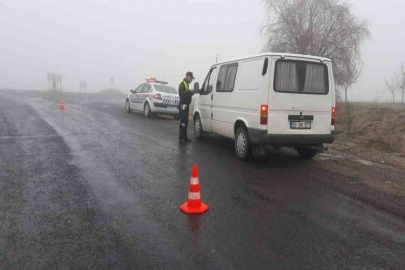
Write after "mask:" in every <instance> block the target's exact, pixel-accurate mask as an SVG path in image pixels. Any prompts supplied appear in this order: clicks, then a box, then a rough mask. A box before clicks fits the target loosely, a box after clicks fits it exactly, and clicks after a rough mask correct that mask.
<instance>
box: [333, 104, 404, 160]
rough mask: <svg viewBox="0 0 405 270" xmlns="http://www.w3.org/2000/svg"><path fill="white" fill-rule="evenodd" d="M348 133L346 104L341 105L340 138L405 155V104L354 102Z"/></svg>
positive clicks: (347, 141)
mask: <svg viewBox="0 0 405 270" xmlns="http://www.w3.org/2000/svg"><path fill="white" fill-rule="evenodd" d="M353 107H354V108H353V112H352V114H353V123H352V127H351V133H350V134H347V115H346V112H345V106H344V104H338V106H337V119H336V124H337V134H338V137H337V141H339V142H345V143H348V144H349V146H350V145H357V146H363V147H367V148H374V149H377V150H382V151H389V152H394V153H401V154H404V155H405V104H372V103H354V106H353Z"/></svg>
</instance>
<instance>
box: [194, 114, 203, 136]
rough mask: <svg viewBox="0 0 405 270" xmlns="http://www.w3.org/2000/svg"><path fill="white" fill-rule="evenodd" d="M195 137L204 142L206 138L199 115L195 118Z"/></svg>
mask: <svg viewBox="0 0 405 270" xmlns="http://www.w3.org/2000/svg"><path fill="white" fill-rule="evenodd" d="M194 137H195V138H196V139H197V140H202V139H203V138H204V129H203V126H202V122H201V118H200V116H199V115H198V114H197V116H196V117H195V118H194Z"/></svg>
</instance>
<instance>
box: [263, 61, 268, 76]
mask: <svg viewBox="0 0 405 270" xmlns="http://www.w3.org/2000/svg"><path fill="white" fill-rule="evenodd" d="M268 66H269V58H267V57H266V59H264V64H263V71H262V76H264V75H266V73H267V68H268Z"/></svg>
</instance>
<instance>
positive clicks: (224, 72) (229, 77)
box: [217, 64, 238, 92]
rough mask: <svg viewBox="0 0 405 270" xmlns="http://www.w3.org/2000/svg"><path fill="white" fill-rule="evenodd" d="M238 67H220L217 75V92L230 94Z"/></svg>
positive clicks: (234, 65)
mask: <svg viewBox="0 0 405 270" xmlns="http://www.w3.org/2000/svg"><path fill="white" fill-rule="evenodd" d="M237 71H238V65H237V64H232V65H228V66H222V67H221V69H220V70H219V74H218V82H217V92H232V91H233V88H234V86H235V79H236V73H237Z"/></svg>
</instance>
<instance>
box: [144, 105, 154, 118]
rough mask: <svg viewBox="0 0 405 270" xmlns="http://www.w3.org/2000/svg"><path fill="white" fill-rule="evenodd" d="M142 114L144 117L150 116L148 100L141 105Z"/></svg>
mask: <svg viewBox="0 0 405 270" xmlns="http://www.w3.org/2000/svg"><path fill="white" fill-rule="evenodd" d="M143 114H144V115H145V117H146V118H150V117H151V116H152V111H151V110H150V105H149V103H148V102H146V103H145V106H144V107H143Z"/></svg>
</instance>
